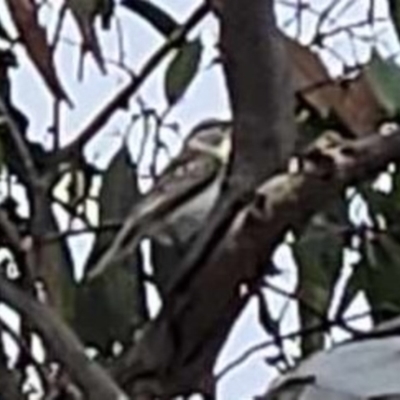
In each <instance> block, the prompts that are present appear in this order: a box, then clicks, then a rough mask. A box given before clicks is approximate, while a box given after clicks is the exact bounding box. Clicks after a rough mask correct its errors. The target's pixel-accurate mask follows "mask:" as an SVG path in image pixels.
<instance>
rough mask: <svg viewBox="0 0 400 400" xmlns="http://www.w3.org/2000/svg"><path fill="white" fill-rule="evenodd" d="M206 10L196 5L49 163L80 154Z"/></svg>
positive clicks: (55, 162)
mask: <svg viewBox="0 0 400 400" xmlns="http://www.w3.org/2000/svg"><path fill="white" fill-rule="evenodd" d="M208 11H209V7H208V6H207V5H205V4H202V5H201V6H200V7H198V8H197V9H196V10H195V11H194V12H193V14H192V15H191V16H190V18H189V19H188V20H187V22H186V23H185V24H184V25H182V26H181V27H180V28H179V29H178V30H176V31H175V32H173V33H172V34H171V36H170V38H169V39H168V40H167V41H166V42H165V44H164V45H163V46H161V47H160V48H159V49H158V50H156V52H155V53H154V54H153V55H152V56H151V57H150V58H149V60H148V61H147V63H146V64H145V66H144V67H143V69H142V71H141V72H140V73H139V74H138V75H136V76H135V77H133V79H132V81H131V82H129V83H128V84H127V85H126V86H125V87H123V88H122V89H121V90H120V91H119V92H118V93H117V94H116V95H115V96H114V97H113V98H112V99H110V100H109V101H108V103H107V104H106V105H104V106H103V108H102V109H101V110H100V111H99V112H97V114H96V115H95V116H94V117H93V119H92V120H91V121H90V122H89V123H88V124H87V126H86V127H85V128H83V130H82V131H81V132H80V133H79V134H78V135H77V139H76V140H75V141H74V142H72V143H71V144H69V145H68V146H66V147H64V148H62V149H60V150H59V151H57V152H56V153H54V154H53V155H51V156H49V158H48V160H47V161H46V162H47V163H48V164H49V165H54V164H57V163H61V162H64V161H68V160H69V159H70V158H71V156H74V155H76V154H77V153H80V151H81V150H82V148H83V147H84V146H85V145H86V143H88V142H89V140H90V139H92V138H93V137H94V135H96V134H97V132H98V131H99V129H101V128H102V127H103V126H104V124H105V123H106V122H107V121H108V120H109V118H111V117H112V115H113V114H114V113H115V111H116V110H118V108H121V107H126V105H127V103H128V101H129V99H130V97H131V96H132V95H133V94H135V93H136V92H137V91H138V89H139V88H140V87H141V85H142V84H143V83H144V82H145V81H146V79H147V78H148V76H149V75H150V74H151V73H152V72H153V71H154V70H155V68H156V67H157V66H158V65H159V64H160V62H161V61H162V60H163V59H164V58H165V56H167V55H168V54H169V52H170V51H171V50H172V49H174V48H175V47H176V46H177V45H179V44H180V43H181V42H182V40H183V39H184V38H185V37H186V35H187V34H188V33H189V32H190V31H191V30H192V29H193V28H194V27H195V26H196V25H197V24H198V23H199V22H200V21H201V20H202V19H203V18H204V16H205V15H206V14H207V12H208Z"/></svg>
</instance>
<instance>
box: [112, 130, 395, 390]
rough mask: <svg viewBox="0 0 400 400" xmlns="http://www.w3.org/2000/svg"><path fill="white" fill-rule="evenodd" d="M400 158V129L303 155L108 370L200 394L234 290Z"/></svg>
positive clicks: (129, 382) (264, 190)
mask: <svg viewBox="0 0 400 400" xmlns="http://www.w3.org/2000/svg"><path fill="white" fill-rule="evenodd" d="M310 154H311V153H310ZM399 160H400V131H398V132H394V133H393V134H392V135H390V136H382V135H379V134H376V135H373V136H368V137H366V138H364V139H359V140H356V141H340V142H338V143H337V144H336V145H332V146H330V147H329V148H328V149H325V150H323V151H322V150H321V151H320V154H319V156H318V157H316V154H313V157H311V156H310V159H308V158H305V159H304V160H303V163H304V170H302V171H301V172H298V173H286V174H280V175H277V176H275V177H273V178H271V179H269V180H267V181H266V182H265V183H264V184H262V185H261V186H260V187H259V188H258V189H257V192H256V194H255V195H254V196H253V197H252V199H251V201H250V202H249V204H248V205H247V206H246V207H244V208H243V209H242V211H241V212H240V213H239V214H238V215H237V217H236V218H235V220H234V221H233V223H232V224H231V225H230V228H229V229H228V230H227V231H226V232H225V234H224V235H223V236H220V240H221V242H220V244H219V245H218V246H216V247H214V249H213V251H209V253H207V254H206V255H205V256H204V257H203V260H202V266H201V268H197V269H195V270H192V273H191V274H183V275H182V276H181V279H179V278H178V279H177V281H176V283H175V286H174V287H173V290H172V291H171V292H170V295H169V299H168V301H167V305H166V306H165V307H164V309H163V310H162V312H161V313H160V315H159V316H158V317H157V318H156V320H154V321H153V322H152V323H151V325H150V326H149V328H148V330H147V332H146V335H145V336H144V338H143V340H142V341H141V342H140V343H139V344H138V345H137V346H136V347H135V348H134V349H131V350H130V351H128V352H127V354H126V355H125V356H124V357H123V358H122V359H121V360H120V361H119V362H118V363H117V365H115V367H114V368H113V369H112V372H113V374H114V376H115V377H116V378H117V380H118V381H119V382H120V383H121V384H122V385H123V386H124V387H126V388H132V387H135V384H137V382H138V381H139V378H140V376H142V375H143V374H147V376H152V377H153V379H156V380H158V383H159V384H161V385H164V386H163V388H164V390H165V391H166V392H167V393H181V392H182V390H183V391H184V390H187V391H188V390H189V389H188V388H191V389H192V390H193V389H195V388H196V389H199V386H200V389H199V390H201V389H204V387H202V386H201V383H199V382H201V381H202V380H203V379H206V378H205V377H204V374H205V372H204V371H207V370H209V369H211V366H212V365H213V363H214V361H215V358H216V356H217V354H218V350H219V349H220V347H221V345H222V344H223V342H224V341H225V339H226V336H227V334H228V333H229V329H230V327H231V326H232V324H233V322H234V321H235V320H236V318H237V316H238V315H239V313H240V312H241V310H242V309H243V307H244V305H245V304H246V299H247V297H246V296H242V295H241V294H240V292H241V291H240V290H239V288H240V287H241V286H243V285H244V286H247V287H248V290H249V291H251V290H252V288H253V287H255V286H257V285H258V283H259V282H260V280H261V279H262V278H263V277H264V275H265V274H266V273H267V274H268V270H266V266H267V265H268V262H267V261H268V260H269V258H270V257H271V255H272V253H273V251H274V249H275V247H276V245H277V244H278V243H280V242H281V240H282V239H283V237H284V235H285V233H286V232H287V231H288V230H289V229H293V227H294V226H296V227H298V226H300V225H303V224H305V223H306V222H307V221H308V219H309V218H310V217H311V216H312V215H313V214H314V213H315V212H317V211H319V210H321V209H322V208H323V207H324V206H325V205H327V204H329V202H330V201H331V200H333V199H334V198H335V197H336V196H339V194H340V193H341V191H342V190H343V188H345V187H346V186H349V185H353V184H356V183H358V182H360V181H362V180H364V179H367V178H370V177H371V176H373V175H374V174H376V173H378V172H379V171H381V170H383V169H384V168H385V167H386V166H387V164H388V163H390V162H393V161H399ZM220 235H222V232H220ZM168 366H173V368H171V369H169V368H168ZM210 379H211V378H210ZM160 381H161V383H160ZM153 387H154V385H153V386H150V387H148V389H149V390H152V388H153Z"/></svg>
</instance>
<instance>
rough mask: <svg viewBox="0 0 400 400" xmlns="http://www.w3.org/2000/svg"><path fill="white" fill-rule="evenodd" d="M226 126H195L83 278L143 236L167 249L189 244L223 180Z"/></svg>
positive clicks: (227, 148)
mask: <svg viewBox="0 0 400 400" xmlns="http://www.w3.org/2000/svg"><path fill="white" fill-rule="evenodd" d="M231 130H232V125H231V123H230V122H225V121H217V120H211V121H206V122H203V123H201V124H199V125H198V126H196V127H195V128H194V129H193V131H192V132H191V133H190V134H189V136H188V137H187V138H186V140H185V142H184V146H183V149H182V151H181V153H180V154H179V155H178V156H177V157H176V158H175V159H173V160H172V162H171V163H170V164H169V166H168V167H167V168H166V169H165V170H164V172H163V173H162V174H161V175H160V176H159V178H158V179H157V180H156V182H155V184H154V186H153V188H152V189H151V190H150V191H149V192H148V193H147V194H146V195H145V196H144V198H143V199H142V200H141V201H140V202H139V203H138V204H136V205H135V206H134V207H133V209H132V210H131V213H130V214H129V216H128V217H127V219H126V221H125V223H124V224H123V226H122V228H121V229H120V231H119V232H118V233H117V235H116V237H115V239H114V241H113V243H112V244H111V246H110V247H109V248H108V249H107V250H106V251H105V253H104V254H103V256H101V257H100V260H99V261H98V262H97V264H96V265H95V266H94V267H92V268H90V269H89V271H88V274H87V278H88V279H91V278H94V277H95V276H97V275H99V274H101V273H102V272H103V271H104V270H105V269H106V268H107V267H108V266H109V265H110V264H111V263H112V262H113V261H114V260H115V259H116V258H119V257H123V256H126V255H127V254H129V253H130V252H132V251H133V250H134V249H135V247H136V246H137V245H138V243H139V242H140V240H141V239H142V238H143V237H145V236H147V237H151V238H152V239H154V240H157V241H159V242H160V243H162V244H166V245H180V244H185V243H187V242H188V241H189V240H190V239H192V238H193V236H194V235H195V234H196V233H197V232H198V231H199V230H200V229H201V227H202V226H203V224H204V223H205V222H206V218H207V216H208V215H209V213H210V212H211V210H212V208H213V206H214V205H215V203H216V201H217V199H218V196H219V194H220V191H221V188H222V186H223V182H224V180H225V178H226V176H227V172H228V168H229V162H230V155H231V148H232V138H231Z"/></svg>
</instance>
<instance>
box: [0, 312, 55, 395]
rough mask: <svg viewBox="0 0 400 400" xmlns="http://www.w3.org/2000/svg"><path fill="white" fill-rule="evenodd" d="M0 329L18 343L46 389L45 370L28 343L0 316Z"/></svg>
mask: <svg viewBox="0 0 400 400" xmlns="http://www.w3.org/2000/svg"><path fill="white" fill-rule="evenodd" d="M0 329H1V330H3V331H4V332H6V333H8V335H10V337H11V339H12V340H13V341H14V342H15V343H16V344H17V345H18V347H19V349H20V350H21V351H22V352H23V353H24V354H25V356H26V357H27V358H28V359H29V361H30V362H31V363H32V365H33V366H34V367H35V368H36V371H37V373H38V375H39V377H40V380H41V381H42V385H43V388H44V389H46V388H47V386H48V379H47V372H46V370H45V369H44V367H43V365H41V364H40V363H39V362H38V361H37V360H36V359H35V357H34V356H33V355H32V353H31V350H30V348H29V346H28V344H27V343H26V342H25V340H23V339H22V338H21V337H20V336H19V335H18V334H17V332H15V331H14V330H13V329H11V327H10V326H9V325H8V324H6V322H5V321H4V320H3V319H1V318H0Z"/></svg>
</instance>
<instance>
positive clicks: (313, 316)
mask: <svg viewBox="0 0 400 400" xmlns="http://www.w3.org/2000/svg"><path fill="white" fill-rule="evenodd" d="M346 226H347V217H346V203H345V201H344V200H343V199H342V198H341V199H338V200H336V201H335V203H333V204H332V206H331V207H330V209H329V210H327V211H326V212H324V213H320V214H317V215H316V216H315V217H314V218H313V219H312V221H311V222H310V224H309V225H308V227H307V228H306V230H305V231H304V232H303V234H302V235H301V237H300V239H299V240H298V241H296V242H295V243H294V245H293V254H294V257H295V260H296V263H297V265H298V271H299V284H298V295H299V310H300V323H301V328H302V329H305V330H308V329H314V328H316V327H321V325H322V326H323V323H324V321H325V320H326V318H327V312H328V309H329V306H330V303H331V300H332V296H333V290H334V287H335V284H336V281H337V279H338V277H339V274H340V271H341V268H342V262H343V248H344V245H345V237H344V235H343V232H344V228H345V227H346ZM323 342H324V337H323V332H322V330H319V331H318V332H316V333H315V334H309V335H306V336H305V337H304V338H303V340H302V350H303V356H305V355H307V354H309V353H312V352H314V351H315V350H318V349H320V348H321V347H322V346H323Z"/></svg>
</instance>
